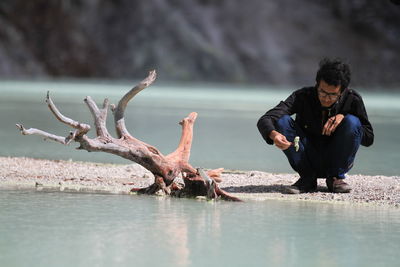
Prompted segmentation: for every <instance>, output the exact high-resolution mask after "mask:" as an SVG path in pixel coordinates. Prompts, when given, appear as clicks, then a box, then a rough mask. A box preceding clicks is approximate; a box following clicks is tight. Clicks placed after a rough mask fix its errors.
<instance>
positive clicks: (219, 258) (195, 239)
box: [0, 190, 400, 266]
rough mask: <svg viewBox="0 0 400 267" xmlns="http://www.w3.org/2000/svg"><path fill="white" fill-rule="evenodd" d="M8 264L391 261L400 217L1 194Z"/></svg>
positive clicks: (292, 207) (393, 212)
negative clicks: (27, 262)
mask: <svg viewBox="0 0 400 267" xmlns="http://www.w3.org/2000/svg"><path fill="white" fill-rule="evenodd" d="M0 236H1V237H2V238H1V239H0V252H1V254H0V256H1V260H2V265H4V266H21V265H25V263H26V261H27V260H28V259H29V262H35V263H37V265H38V266H72V265H73V266H91V265H96V266H115V265H119V266H131V265H135V266H153V265H162V266H248V265H250V266H265V265H268V266H276V265H280V266H282V265H283V266H343V265H350V266H381V265H393V266H394V265H396V263H397V253H398V249H399V248H400V247H399V244H400V211H399V210H397V209H383V208H377V207H363V206H349V205H344V204H321V203H319V204H318V203H310V202H301V201H300V202H299V201H297V202H295V201H264V202H246V203H228V202H206V201H196V200H188V199H171V198H157V197H145V196H142V197H134V196H116V195H84V194H70V193H59V192H50V193H46V192H34V191H27V192H22V191H8V190H7V191H0Z"/></svg>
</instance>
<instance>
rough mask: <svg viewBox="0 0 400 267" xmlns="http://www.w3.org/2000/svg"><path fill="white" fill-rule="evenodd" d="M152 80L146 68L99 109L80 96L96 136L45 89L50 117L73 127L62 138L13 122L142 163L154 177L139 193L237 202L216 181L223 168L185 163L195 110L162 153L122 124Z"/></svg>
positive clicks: (26, 132) (65, 141)
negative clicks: (110, 125)
mask: <svg viewBox="0 0 400 267" xmlns="http://www.w3.org/2000/svg"><path fill="white" fill-rule="evenodd" d="M155 79H156V72H155V71H150V73H149V75H148V76H147V77H146V78H145V79H144V80H143V81H141V82H140V83H139V84H138V85H136V86H135V87H133V88H132V89H131V90H130V91H128V92H127V93H126V94H125V95H124V96H123V97H122V98H121V100H120V101H119V102H118V105H117V106H115V105H112V104H109V102H108V99H105V100H104V102H103V106H102V108H99V107H98V106H97V104H96V103H95V102H94V101H93V100H92V98H91V97H90V96H87V97H86V98H85V99H84V102H85V103H86V105H87V106H88V108H89V110H90V112H91V113H92V116H93V119H94V125H95V129H96V137H95V138H89V137H88V136H87V135H86V134H87V133H88V132H89V131H90V129H91V127H90V125H88V124H85V123H81V122H78V121H75V120H73V119H70V118H68V117H66V116H64V115H63V114H61V112H60V111H59V110H58V108H57V107H56V105H55V104H54V103H53V101H52V99H51V98H50V95H49V92H48V93H47V96H46V103H47V105H48V107H49V109H50V111H51V112H52V113H53V114H54V116H55V117H56V118H57V119H58V120H59V121H60V122H62V123H64V124H66V125H68V126H69V127H71V128H73V129H75V130H74V131H71V132H70V133H69V134H68V135H67V136H66V137H63V136H57V135H54V134H51V133H48V132H45V131H42V130H39V129H35V128H30V129H25V128H24V126H23V125H22V124H17V125H16V126H17V128H18V129H19V130H20V132H21V134H23V135H32V134H35V135H40V136H42V137H44V138H45V139H50V140H53V141H56V142H59V143H61V144H64V145H69V144H70V143H71V142H72V141H75V142H77V143H79V144H80V145H79V147H78V149H83V150H87V151H89V152H92V151H101V152H106V153H111V154H114V155H118V156H120V157H123V158H125V159H128V160H131V161H133V162H136V163H138V164H140V165H142V166H143V167H144V168H146V169H147V170H149V171H150V172H151V173H152V174H153V175H154V177H155V181H154V184H153V185H151V186H149V187H147V188H143V189H138V190H136V189H135V190H136V191H138V192H139V193H145V194H156V193H157V192H159V191H160V190H161V191H162V192H164V193H165V194H167V195H179V196H183V195H187V196H189V195H190V196H206V197H207V198H209V199H214V198H217V197H221V198H223V199H226V200H234V201H238V200H239V199H237V198H236V197H233V196H231V195H229V194H228V193H226V192H225V191H223V190H221V189H220V188H219V187H218V185H217V182H220V181H221V179H220V174H221V172H222V170H223V169H216V170H209V171H207V173H205V172H204V171H203V170H201V169H195V168H193V167H192V166H191V165H190V164H189V157H190V150H191V146H192V140H193V125H194V122H195V120H196V118H197V113H196V112H192V113H190V114H189V115H188V116H187V117H186V118H184V119H183V120H182V121H180V123H179V124H180V125H181V126H182V134H181V138H180V141H179V145H178V147H177V149H176V150H175V151H174V152H172V153H170V154H168V155H166V156H164V155H163V154H162V153H161V152H160V151H159V150H158V149H157V148H155V147H154V146H151V145H149V144H146V143H144V142H142V141H140V140H138V139H136V138H135V137H133V136H132V135H131V134H130V133H129V132H128V130H127V128H126V126H125V109H126V106H127V104H128V102H129V101H130V100H131V99H132V98H133V97H134V96H135V95H137V94H138V93H139V92H140V91H142V90H143V89H145V88H146V87H148V86H149V85H151V84H152V83H153V82H154V81H155ZM109 108H111V110H112V111H113V113H114V124H115V129H116V133H117V138H114V137H113V136H111V134H110V133H109V132H108V130H107V127H106V119H107V111H108V109H109ZM180 175H182V177H183V180H184V186H182V185H179V184H176V183H174V180H175V178H176V177H178V176H180Z"/></svg>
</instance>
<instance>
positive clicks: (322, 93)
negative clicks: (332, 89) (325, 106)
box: [318, 89, 340, 100]
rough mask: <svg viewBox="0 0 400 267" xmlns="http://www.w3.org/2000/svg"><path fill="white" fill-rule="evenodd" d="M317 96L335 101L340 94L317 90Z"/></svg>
mask: <svg viewBox="0 0 400 267" xmlns="http://www.w3.org/2000/svg"><path fill="white" fill-rule="evenodd" d="M318 95H319V96H320V97H322V98H329V100H337V99H338V98H339V96H340V93H328V92H325V91H324V90H322V89H318Z"/></svg>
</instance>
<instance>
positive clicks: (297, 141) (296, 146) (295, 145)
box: [294, 136, 300, 152]
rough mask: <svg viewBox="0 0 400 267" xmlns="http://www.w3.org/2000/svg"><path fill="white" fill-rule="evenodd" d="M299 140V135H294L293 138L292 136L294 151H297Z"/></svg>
mask: <svg viewBox="0 0 400 267" xmlns="http://www.w3.org/2000/svg"><path fill="white" fill-rule="evenodd" d="M299 142H300V137H299V136H296V137H295V138H294V148H295V149H296V152H297V151H299V148H300V147H299Z"/></svg>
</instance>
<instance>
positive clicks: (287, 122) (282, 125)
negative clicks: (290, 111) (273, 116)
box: [275, 115, 293, 132]
mask: <svg viewBox="0 0 400 267" xmlns="http://www.w3.org/2000/svg"><path fill="white" fill-rule="evenodd" d="M275 127H276V129H277V130H278V132H280V131H282V130H285V129H288V128H290V127H293V119H292V117H290V116H289V115H284V116H282V117H281V118H280V119H279V120H278V121H277V122H276V125H275Z"/></svg>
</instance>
